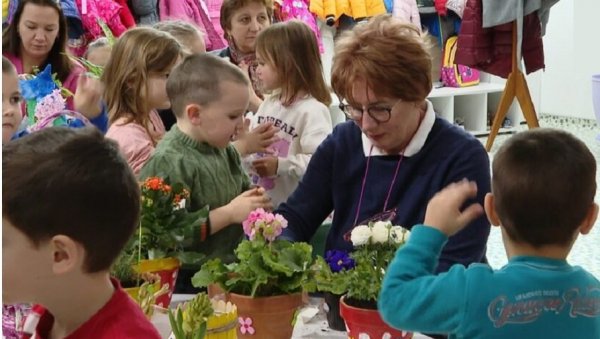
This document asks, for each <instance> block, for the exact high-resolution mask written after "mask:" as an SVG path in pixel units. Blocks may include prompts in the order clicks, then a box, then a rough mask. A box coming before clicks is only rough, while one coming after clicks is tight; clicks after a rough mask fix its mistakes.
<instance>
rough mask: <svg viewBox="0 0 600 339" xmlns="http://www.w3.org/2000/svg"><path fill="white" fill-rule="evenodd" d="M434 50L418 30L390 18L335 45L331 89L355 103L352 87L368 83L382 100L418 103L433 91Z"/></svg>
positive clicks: (364, 27)
mask: <svg viewBox="0 0 600 339" xmlns="http://www.w3.org/2000/svg"><path fill="white" fill-rule="evenodd" d="M429 49H430V46H429V44H428V43H427V42H426V40H425V36H424V34H422V33H421V32H420V31H419V30H418V29H417V27H415V26H413V25H412V24H407V23H403V22H401V21H400V20H399V19H396V18H393V17H392V16H391V15H389V14H385V15H379V16H376V17H373V18H372V19H371V20H370V21H369V22H367V23H365V24H358V25H357V26H355V27H354V28H353V29H352V30H350V31H347V32H344V33H343V34H342V36H341V37H340V38H339V39H338V41H337V42H336V45H335V54H334V57H333V67H332V71H331V73H332V75H331V86H332V87H333V90H334V92H335V93H336V95H337V96H338V97H340V98H341V99H347V100H348V101H349V102H352V101H353V98H352V86H353V84H354V82H355V81H356V80H357V79H364V80H365V81H366V82H367V84H369V87H371V88H372V89H375V88H376V89H377V95H378V96H381V97H389V98H398V99H402V100H405V101H410V102H416V101H422V100H424V99H425V98H426V97H427V95H429V92H430V91H431V87H432V84H431V55H430V54H429Z"/></svg>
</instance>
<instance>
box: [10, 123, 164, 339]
mask: <svg viewBox="0 0 600 339" xmlns="http://www.w3.org/2000/svg"><path fill="white" fill-rule="evenodd" d="M31 164H35V166H31ZM2 180H3V185H2V276H3V278H2V280H3V286H2V288H3V289H2V298H3V300H2V301H3V302H4V303H26V302H30V303H36V304H38V305H36V306H34V307H33V310H32V312H33V313H31V314H30V315H29V316H28V318H27V320H26V322H25V328H24V332H25V333H26V334H25V336H24V337H25V338H30V337H35V338H65V337H68V338H106V339H108V338H160V336H159V334H158V332H157V331H156V329H155V328H154V326H153V325H152V324H151V323H150V322H149V321H148V320H147V319H146V317H145V316H144V314H143V312H142V310H141V309H140V307H139V306H138V305H136V304H135V303H134V302H133V300H132V299H131V298H130V297H129V296H128V295H127V293H125V292H124V291H123V289H122V288H121V287H120V285H119V282H118V281H117V280H115V279H113V278H110V276H109V271H110V267H111V265H112V264H113V262H114V260H115V259H116V258H117V256H118V255H119V252H120V251H121V250H122V249H123V247H124V246H125V244H126V243H127V241H128V240H129V238H130V237H131V236H132V234H133V232H134V230H135V228H136V226H137V223H138V218H139V213H140V190H139V187H138V183H137V181H136V179H135V177H134V176H133V174H132V173H131V169H130V168H129V166H128V165H127V163H126V162H125V160H123V158H122V157H121V156H120V155H119V149H118V146H117V145H116V143H114V142H112V141H108V140H107V139H105V138H104V136H103V135H102V133H101V132H99V131H98V130H96V129H95V128H91V127H87V128H81V129H72V128H66V127H52V128H46V129H43V130H41V131H39V132H36V133H32V134H30V135H27V136H24V137H22V138H20V139H18V140H15V141H12V142H10V143H8V144H6V145H4V147H3V149H2ZM99 202H101V205H102V208H99V205H98V203H99ZM32 208H34V209H35V213H32Z"/></svg>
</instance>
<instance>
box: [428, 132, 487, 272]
mask: <svg viewBox="0 0 600 339" xmlns="http://www.w3.org/2000/svg"><path fill="white" fill-rule="evenodd" d="M457 154H459V155H458V157H457V158H456V159H455V160H454V161H453V163H452V169H451V171H450V173H449V174H448V176H447V178H446V182H445V183H444V187H445V186H447V185H449V184H451V183H453V182H457V181H460V180H462V179H464V178H467V179H468V180H473V181H475V182H476V183H477V197H476V198H474V199H470V200H468V201H467V202H466V203H465V205H464V206H468V205H470V204H473V203H479V204H481V206H483V201H484V198H485V195H486V194H487V193H488V192H490V183H491V180H490V162H489V157H488V155H487V152H486V151H485V149H484V148H483V146H482V145H481V143H480V142H479V141H478V140H476V139H473V140H470V141H469V142H468V144H466V145H464V146H463V147H461V150H460V152H457ZM489 234H490V223H489V221H488V219H487V217H486V216H485V215H482V216H480V217H479V218H477V219H475V220H474V221H473V222H471V224H469V225H468V226H467V227H465V228H464V229H463V230H461V231H460V232H458V233H457V234H455V235H453V236H452V237H450V239H449V240H448V243H447V244H446V247H444V250H443V251H442V255H441V257H440V260H439V266H438V267H437V269H436V272H445V271H447V270H448V269H449V268H450V267H451V266H452V265H454V264H456V263H459V264H462V265H464V266H468V265H469V264H471V263H478V262H482V261H484V260H483V259H484V258H485V249H486V244H487V239H488V236H489Z"/></svg>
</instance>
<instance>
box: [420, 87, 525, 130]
mask: <svg viewBox="0 0 600 339" xmlns="http://www.w3.org/2000/svg"><path fill="white" fill-rule="evenodd" d="M440 86H441V84H440V83H434V86H433V90H432V91H431V93H430V94H429V96H428V99H429V100H430V101H431V102H432V104H433V107H434V110H435V112H436V114H437V115H438V116H439V117H441V118H444V119H446V120H448V121H450V122H453V123H455V122H456V121H457V120H461V121H463V122H464V127H465V129H466V130H467V131H468V132H470V133H472V134H474V135H476V136H486V135H489V133H490V132H489V126H488V112H491V113H492V114H493V112H496V108H497V107H498V104H499V103H500V98H501V97H502V91H503V90H504V84H502V83H494V82H480V83H479V85H476V86H471V87H462V88H454V87H440ZM507 117H508V118H509V119H510V120H511V122H512V126H513V127H511V128H502V129H501V130H500V132H501V133H502V132H504V133H510V132H515V130H516V129H515V127H514V126H516V125H517V124H520V123H521V120H522V117H521V113H520V110H519V108H518V105H515V103H514V102H513V104H512V105H511V106H510V108H509V111H508V114H507Z"/></svg>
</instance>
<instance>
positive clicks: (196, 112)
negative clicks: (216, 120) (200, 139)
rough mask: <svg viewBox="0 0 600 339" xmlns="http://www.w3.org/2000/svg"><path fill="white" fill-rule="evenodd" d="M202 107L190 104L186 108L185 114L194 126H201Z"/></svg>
mask: <svg viewBox="0 0 600 339" xmlns="http://www.w3.org/2000/svg"><path fill="white" fill-rule="evenodd" d="M201 113H202V106H200V105H198V104H189V105H187V106H185V108H184V110H183V114H185V116H186V117H187V118H188V120H189V121H190V122H191V123H192V125H194V126H196V125H200V123H201V122H202V117H201V115H202V114H201Z"/></svg>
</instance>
